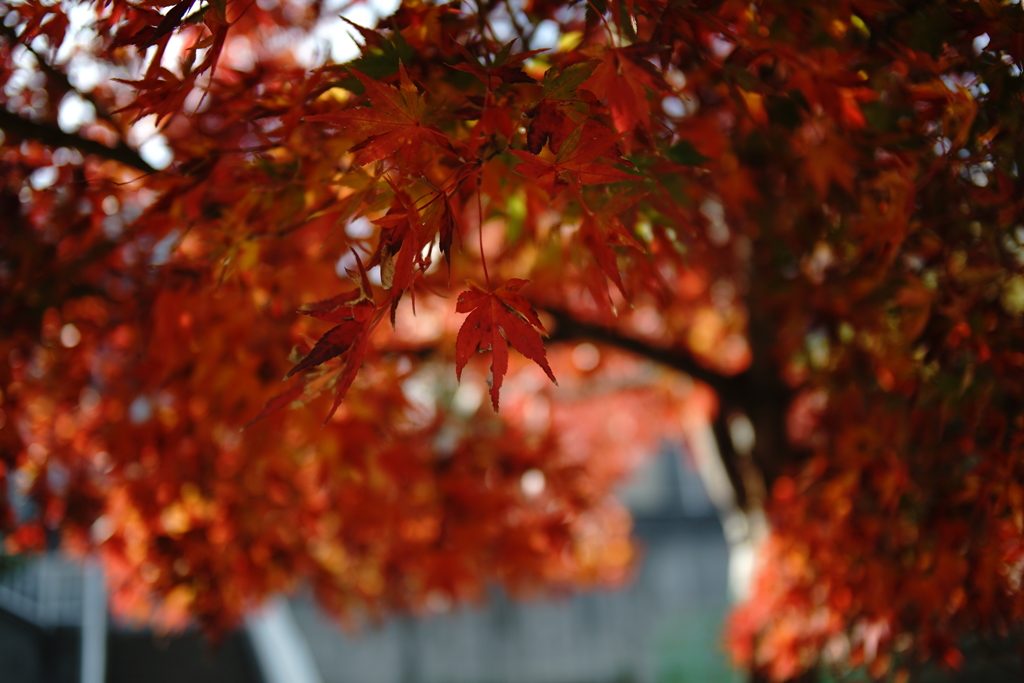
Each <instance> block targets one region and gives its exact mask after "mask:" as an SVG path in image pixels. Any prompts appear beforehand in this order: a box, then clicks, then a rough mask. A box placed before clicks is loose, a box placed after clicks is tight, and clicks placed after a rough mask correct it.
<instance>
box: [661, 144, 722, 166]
mask: <svg viewBox="0 0 1024 683" xmlns="http://www.w3.org/2000/svg"><path fill="white" fill-rule="evenodd" d="M665 156H666V157H667V158H668V159H669V160H670V161H674V162H676V163H677V164H679V165H680V166H700V165H701V164H703V163H706V162H708V161H711V158H710V157H706V156H704V155H703V154H701V153H700V152H698V151H697V150H696V149H695V148H694V146H693V144H692V143H691V142H690V141H689V140H680V141H679V142H677V143H676V144H674V145H672V146H671V147H669V148H668V149H667V150H666V151H665Z"/></svg>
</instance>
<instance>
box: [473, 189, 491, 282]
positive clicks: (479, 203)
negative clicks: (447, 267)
mask: <svg viewBox="0 0 1024 683" xmlns="http://www.w3.org/2000/svg"><path fill="white" fill-rule="evenodd" d="M481 172H482V169H481ZM480 185H481V177H480V176H479V175H478V176H477V177H476V211H477V215H478V216H479V217H480V225H479V226H478V228H477V238H478V240H479V242H480V263H482V264H483V266H484V283H485V284H486V285H487V291H488V292H489V291H491V276H490V274H488V272H487V256H486V255H485V254H484V202H483V198H482V194H481V191H480Z"/></svg>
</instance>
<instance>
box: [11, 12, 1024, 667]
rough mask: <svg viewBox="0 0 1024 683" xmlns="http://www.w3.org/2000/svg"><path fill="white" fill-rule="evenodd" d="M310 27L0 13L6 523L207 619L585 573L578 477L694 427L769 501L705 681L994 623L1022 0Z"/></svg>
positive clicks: (607, 547) (349, 611)
mask: <svg viewBox="0 0 1024 683" xmlns="http://www.w3.org/2000/svg"><path fill="white" fill-rule="evenodd" d="M328 14H329V13H328V12H327V10H326V6H325V5H323V4H321V3H319V2H313V3H306V2H301V3H300V2H294V3H293V2H291V0H279V1H276V0H267V1H266V2H264V1H263V0H260V1H259V2H255V3H253V2H249V1H248V0H246V1H244V2H243V1H242V0H209V2H202V1H199V2H195V1H193V0H181V1H179V2H175V1H174V0H163V1H161V0H156V1H153V2H150V1H148V0H146V1H144V2H138V3H129V2H125V1H124V0H99V1H95V2H88V1H86V2H82V3H78V4H74V5H72V4H68V5H59V4H58V5H54V4H50V3H43V2H37V1H35V0H29V1H28V2H23V3H12V4H9V5H7V6H6V9H5V14H4V15H3V17H2V22H0V23H2V27H0V29H2V32H0V83H3V84H4V89H3V92H2V94H0V98H3V104H4V107H3V108H0V130H2V131H3V138H2V146H0V212H2V214H0V215H2V218H0V321H2V324H0V390H2V391H3V394H2V398H3V401H2V403H0V409H2V412H0V422H2V423H3V426H2V427H0V449H2V451H0V456H2V463H0V468H2V469H0V472H2V473H3V476H4V477H5V478H6V481H7V483H6V484H5V485H4V486H3V487H2V488H0V490H2V491H9V492H10V493H9V495H8V496H7V497H6V498H5V499H4V515H5V517H4V527H5V531H6V533H7V535H6V538H5V544H6V547H7V549H8V551H11V552H19V551H23V550H28V549H31V548H39V547H42V546H43V545H44V544H45V543H46V539H47V537H49V538H51V539H54V538H57V537H59V538H60V539H61V541H62V542H63V543H64V544H65V546H66V547H68V548H71V549H73V550H76V551H81V552H94V553H96V554H98V555H99V556H100V557H102V558H103V560H104V562H105V564H106V566H107V568H108V573H109V577H110V579H111V582H112V586H113V587H114V589H115V601H116V604H117V606H118V608H119V609H120V610H121V611H122V612H125V613H129V614H136V615H139V616H152V615H153V610H155V616H156V617H157V618H158V619H161V620H163V621H164V622H165V623H182V622H183V621H184V620H185V619H188V618H194V619H197V620H199V621H200V622H201V623H203V624H204V625H205V626H206V627H207V628H208V629H210V630H211V631H218V630H222V629H224V628H227V627H229V626H231V625H232V624H234V623H236V622H237V620H238V619H239V617H240V615H241V614H243V613H244V611H245V610H246V609H248V608H250V607H252V606H253V605H254V604H256V603H257V602H258V601H259V600H260V599H261V598H262V597H264V596H265V595H267V594H268V593H270V592H272V591H277V590H287V589H289V588H293V587H295V586H296V585H298V583H299V582H306V583H308V584H309V585H311V586H312V587H313V588H314V590H315V591H316V594H317V596H318V597H319V599H320V600H321V601H322V602H323V603H324V604H325V605H326V606H328V607H329V608H330V609H332V610H333V611H334V612H336V613H337V614H339V615H341V616H345V615H355V614H359V613H361V612H363V611H369V612H370V613H373V614H383V613H386V612H388V611H391V610H395V609H411V610H414V611H423V610H429V609H437V608H439V607H438V606H439V605H442V606H443V605H448V604H451V603H452V602H454V601H460V600H467V599H474V598H477V597H479V596H480V595H482V592H483V590H484V588H485V587H486V586H487V585H488V583H489V582H492V581H500V582H503V583H504V584H505V585H506V586H508V587H509V588H510V589H512V590H513V591H532V590H538V589H542V588H545V587H551V586H579V585H588V584H594V583H606V584H607V583H615V582H618V581H621V580H623V579H624V578H625V577H626V576H627V575H628V573H629V570H630V568H631V566H632V565H633V563H634V561H635V552H634V548H633V546H632V543H631V541H630V540H629V518H628V515H627V514H626V513H625V512H624V510H623V509H622V508H621V507H620V506H619V505H618V504H617V503H616V502H615V500H614V498H613V497H612V496H611V495H610V492H611V490H612V487H613V485H614V484H615V483H616V482H617V481H618V480H619V479H621V477H622V476H623V474H624V473H626V472H628V471H629V469H630V468H631V467H632V466H633V465H634V464H635V463H636V462H637V460H638V459H639V458H640V457H642V456H643V454H644V453H645V452H649V451H651V450H653V448H654V447H655V445H656V444H657V442H658V440H659V439H662V438H669V439H671V438H679V437H680V436H683V435H684V434H686V433H691V434H692V430H694V429H699V426H700V425H702V424H704V423H707V424H710V425H711V426H712V428H713V429H714V431H715V434H716V436H718V443H719V448H720V450H721V455H722V458H723V461H724V463H725V465H726V470H727V471H728V473H729V475H730V479H731V481H732V485H733V487H734V489H735V497H736V500H737V502H738V503H739V505H740V506H741V507H742V508H743V509H744V510H745V511H747V512H749V513H754V512H756V511H759V510H764V511H766V513H767V515H768V519H769V521H770V527H771V533H770V535H769V538H768V539H767V540H766V542H765V545H764V548H763V552H762V562H761V565H760V567H761V569H760V571H759V573H758V576H757V578H756V580H755V583H754V586H753V587H752V591H751V594H750V597H749V598H748V599H747V600H746V601H745V602H744V603H742V604H741V605H739V607H738V608H737V610H736V612H735V614H734V615H733V617H732V621H731V625H730V628H729V634H728V639H729V647H730V649H731V651H732V653H733V655H734V656H735V658H736V659H737V661H738V662H739V663H740V664H741V665H743V666H745V667H748V668H749V669H751V670H752V671H755V672H757V674H758V675H765V676H768V677H770V678H773V679H776V680H785V679H790V678H793V677H795V676H798V675H799V674H801V672H804V671H807V670H810V669H813V668H816V667H820V666H826V665H834V666H836V667H839V668H844V667H846V668H849V667H857V666H861V665H863V666H865V667H866V669H867V671H868V672H869V673H870V674H871V675H873V676H876V677H883V676H886V675H889V674H891V673H893V672H895V675H896V676H897V677H900V676H905V675H906V672H907V671H908V670H910V669H912V668H914V667H915V666H917V665H918V664H919V663H920V662H921V661H923V660H924V659H926V658H929V657H931V658H936V659H938V660H940V661H943V662H945V663H946V664H948V665H950V666H956V665H957V664H958V660H959V658H960V655H959V652H958V650H957V644H958V642H959V640H960V639H961V638H962V637H963V636H964V635H965V634H967V633H984V634H996V635H998V634H1005V633H1007V632H1008V631H1009V630H1010V629H1012V628H1013V627H1014V626H1015V625H1017V624H1019V623H1020V622H1021V620H1022V619H1024V591H1022V590H1021V575H1022V571H1024V319H1022V315H1024V218H1022V215H1021V214H1022V212H1024V206H1022V204H1021V200H1020V197H1021V196H1022V195H1024V187H1022V180H1021V177H1020V167H1019V166H1020V164H1022V163H1024V146H1022V145H1024V130H1022V128H1024V116H1022V112H1024V108H1022V101H1021V97H1022V94H1024V83H1022V77H1021V68H1020V67H1021V60H1022V59H1024V15H1022V10H1021V6H1020V4H1017V3H1013V2H1009V1H1007V2H1000V0H981V2H973V1H966V0H964V1H960V0H957V1H949V2H930V3H919V2H896V1H888V0H848V1H844V2H834V3H817V2H797V1H790V2H782V1H778V0H762V1H761V2H754V3H750V2H745V1H744V2H735V1H732V0H726V1H724V2H719V1H715V0H697V1H695V2H684V1H682V0H621V1H619V0H592V1H589V2H567V1H561V0H552V1H549V0H529V1H526V2H497V1H491V2H488V1H484V2H481V3H477V4H473V3H460V2H457V1H456V2H451V3H448V4H432V3H427V2H419V1H417V0H408V1H407V2H405V3H404V4H403V5H402V6H400V7H399V8H398V9H397V10H396V11H395V13H394V14H393V15H392V16H390V17H388V18H385V19H383V20H382V21H381V22H380V23H379V25H378V26H377V27H376V28H374V29H371V28H366V27H362V26H358V25H356V24H353V23H349V24H346V27H347V30H349V31H350V32H352V33H353V35H356V36H357V37H358V40H359V42H360V44H361V53H360V55H359V56H358V57H357V58H355V59H354V60H352V61H350V62H347V63H345V64H335V63H333V62H331V61H330V60H324V59H321V60H319V61H316V63H313V64H312V66H310V64H309V60H308V59H307V61H306V62H300V61H299V60H298V59H297V57H296V56H295V54H294V53H293V51H292V50H291V47H290V46H291V45H293V44H294V43H295V41H296V38H297V37H298V36H301V35H303V34H304V33H306V32H309V31H311V30H312V29H313V27H314V25H315V24H316V22H317V21H318V20H321V19H322V18H324V17H326V16H327V15H328ZM72 20H73V21H72ZM73 25H77V26H82V25H84V26H85V27H86V28H85V29H84V31H85V33H84V34H83V33H82V31H83V29H81V28H79V29H76V30H75V31H73V30H71V28H70V27H72V26H73ZM76 31H77V33H76ZM545 34H547V35H548V36H549V38H545V37H544V36H545ZM83 35H84V36H85V37H84V38H83V37H82V36H83ZM551 36H554V37H551ZM545 40H547V41H548V42H546V43H545V42H544V41H545ZM83 65H92V66H93V67H95V68H101V69H102V72H103V74H104V75H103V78H102V79H99V80H98V82H96V83H90V84H88V85H89V87H85V86H84V85H83V84H82V82H81V78H80V77H78V76H76V74H77V73H80V72H81V70H82V68H84V67H83ZM76 69H77V71H76ZM70 101H74V102H79V103H83V104H82V105H81V106H84V107H85V108H86V109H88V110H90V111H93V112H94V114H95V116H94V117H93V119H92V120H91V121H87V122H86V123H85V124H84V125H81V122H79V123H72V124H68V123H67V122H66V121H63V120H62V121H60V124H61V125H58V119H59V114H60V112H61V111H62V110H63V109H62V107H63V106H65V105H64V104H62V103H66V102H70ZM139 121H142V122H143V125H150V126H151V127H152V126H156V127H157V128H158V130H159V132H160V134H161V135H162V137H163V139H164V140H166V143H167V145H168V146H169V149H170V153H171V159H170V164H169V165H168V166H167V167H166V168H164V169H162V170H155V169H153V168H152V167H151V166H150V164H149V163H148V162H146V161H145V160H144V159H143V157H142V156H140V155H139V154H138V153H137V151H136V149H135V147H136V146H137V143H138V140H136V139H135V138H134V137H133V136H134V135H136V133H132V132H131V131H132V130H133V129H132V126H133V124H135V123H136V122H139ZM141 129H142V128H140V127H139V126H136V128H135V129H134V130H135V131H138V130H141ZM453 366H454V367H453ZM680 371H682V372H680ZM683 373H685V374H683ZM282 378H284V380H285V383H283V384H282V382H281V380H282ZM556 378H557V385H556V384H555V383H554V381H555V380H556ZM485 393H488V394H489V400H486V398H485ZM499 406H500V412H499V411H498V408H499ZM740 415H743V416H746V417H747V418H749V421H750V423H751V424H752V425H753V427H754V431H755V435H756V441H755V443H754V445H753V447H752V449H744V448H743V447H741V446H740V445H738V444H733V443H731V442H730V440H729V439H728V425H729V423H730V421H731V420H733V419H734V418H736V417H737V416H740Z"/></svg>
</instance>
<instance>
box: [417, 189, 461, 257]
mask: <svg viewBox="0 0 1024 683" xmlns="http://www.w3.org/2000/svg"><path fill="white" fill-rule="evenodd" d="M423 226H424V228H425V230H426V232H427V234H428V235H434V234H436V235H437V236H438V246H440V248H441V253H442V254H444V260H445V262H446V263H447V264H448V269H449V271H450V270H451V266H452V241H453V240H458V239H461V237H460V234H459V225H458V222H457V221H456V219H455V212H454V211H452V203H451V199H449V197H448V193H446V192H442V193H441V194H440V196H438V197H437V198H436V200H435V201H434V203H433V204H431V205H430V206H429V207H428V208H427V210H426V211H425V212H424V215H423Z"/></svg>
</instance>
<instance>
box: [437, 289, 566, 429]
mask: <svg viewBox="0 0 1024 683" xmlns="http://www.w3.org/2000/svg"><path fill="white" fill-rule="evenodd" d="M528 282H529V280H520V279H517V278H513V279H511V280H508V281H507V282H506V283H505V284H504V285H502V286H501V287H499V288H498V289H496V290H494V291H493V292H488V291H486V290H485V289H483V288H482V287H480V286H479V285H477V284H476V283H475V282H472V281H470V282H469V283H468V284H469V290H468V291H465V292H463V293H462V294H459V302H458V304H457V305H456V307H455V310H456V311H458V312H459V313H469V317H467V318H466V320H465V321H464V322H463V323H462V327H461V328H460V329H459V336H458V339H457V340H456V342H455V374H456V376H457V377H458V378H459V379H460V380H461V379H462V369H463V368H464V367H466V363H468V362H469V359H470V357H471V356H472V355H473V353H475V352H476V351H478V350H479V351H486V350H488V349H490V351H491V379H490V388H491V404H492V405H493V406H494V410H495V411H497V410H498V392H499V391H500V390H501V382H502V379H504V377H505V373H506V372H508V347H509V345H511V346H512V348H514V349H515V350H516V351H518V352H519V353H521V354H523V355H524V356H526V357H527V358H529V359H530V360H532V361H533V362H534V363H536V364H537V365H539V366H540V367H541V369H542V370H544V372H545V373H546V374H547V376H548V377H550V378H551V381H552V382H555V384H558V382H557V381H556V380H555V375H554V374H553V373H552V372H551V367H550V366H549V365H548V359H547V355H546V354H545V352H544V342H543V340H542V339H541V336H540V333H541V332H543V333H544V334H547V332H546V331H545V329H544V325H542V324H541V322H540V318H538V317H537V312H536V311H535V310H533V306H531V305H530V302H529V301H527V300H526V298H525V297H523V295H522V294H519V293H518V292H519V290H520V289H521V288H522V287H523V285H525V284H527V283H528ZM538 330H540V332H538Z"/></svg>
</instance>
